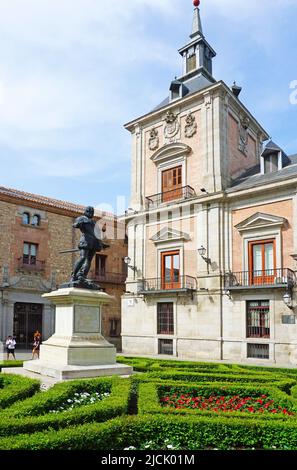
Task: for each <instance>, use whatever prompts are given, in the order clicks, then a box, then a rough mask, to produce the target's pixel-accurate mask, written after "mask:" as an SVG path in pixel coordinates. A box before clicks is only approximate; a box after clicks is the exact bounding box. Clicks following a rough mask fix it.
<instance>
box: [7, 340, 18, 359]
mask: <svg viewBox="0 0 297 470" xmlns="http://www.w3.org/2000/svg"><path fill="white" fill-rule="evenodd" d="M15 345H16V341H15V339H14V338H13V337H12V336H8V337H7V340H6V353H7V360H9V354H12V357H13V358H14V360H15V355H14V350H15Z"/></svg>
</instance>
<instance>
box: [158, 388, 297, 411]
mask: <svg viewBox="0 0 297 470" xmlns="http://www.w3.org/2000/svg"><path fill="white" fill-rule="evenodd" d="M160 401H161V404H162V405H163V406H164V407H173V408H176V409H184V408H186V409H190V410H195V409H198V410H206V411H217V412H218V411H222V412H224V413H226V412H229V413H232V412H234V411H241V412H248V413H262V414H263V413H273V414H275V413H282V414H284V415H288V416H293V415H294V413H293V412H292V411H290V410H288V409H287V408H284V407H282V406H281V405H279V404H278V403H277V402H276V401H275V400H273V399H272V398H271V397H269V396H267V395H261V396H259V397H250V396H239V395H235V396H234V395H227V396H224V395H223V396H219V395H211V396H210V397H205V396H201V395H200V396H197V393H196V394H195V393H194V394H193V393H192V394H191V393H185V394H178V393H175V392H173V393H170V392H169V394H166V395H165V396H163V397H161V398H160Z"/></svg>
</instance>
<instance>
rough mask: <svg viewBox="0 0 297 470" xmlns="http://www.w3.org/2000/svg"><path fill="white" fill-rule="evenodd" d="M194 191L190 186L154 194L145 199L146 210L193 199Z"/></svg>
mask: <svg viewBox="0 0 297 470" xmlns="http://www.w3.org/2000/svg"><path fill="white" fill-rule="evenodd" d="M195 195H196V193H195V190H194V189H193V188H192V187H191V186H184V187H182V188H177V189H173V190H172V191H166V192H163V193H159V194H154V195H153V196H149V197H147V198H146V208H147V209H148V210H149V209H154V208H156V207H159V206H160V205H161V204H172V203H173V202H177V201H184V200H186V199H191V198H193V197H195Z"/></svg>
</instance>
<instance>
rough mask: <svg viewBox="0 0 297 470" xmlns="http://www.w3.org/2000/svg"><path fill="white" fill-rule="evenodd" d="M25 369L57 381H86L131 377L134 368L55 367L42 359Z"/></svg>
mask: <svg viewBox="0 0 297 470" xmlns="http://www.w3.org/2000/svg"><path fill="white" fill-rule="evenodd" d="M24 369H25V370H27V371H29V372H34V373H35V374H40V375H42V376H47V377H53V378H55V379H57V380H71V379H72V380H73V379H86V378H92V377H106V376H111V375H131V374H132V372H133V369H132V367H130V366H126V365H124V364H111V365H102V366H54V365H53V364H47V363H45V362H42V361H41V360H40V359H39V360H35V361H28V362H25V363H24Z"/></svg>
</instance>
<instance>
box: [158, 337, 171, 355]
mask: <svg viewBox="0 0 297 470" xmlns="http://www.w3.org/2000/svg"><path fill="white" fill-rule="evenodd" d="M159 354H166V355H168V356H172V355H173V340H172V339H159Z"/></svg>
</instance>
